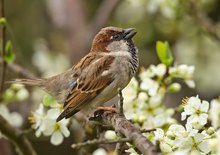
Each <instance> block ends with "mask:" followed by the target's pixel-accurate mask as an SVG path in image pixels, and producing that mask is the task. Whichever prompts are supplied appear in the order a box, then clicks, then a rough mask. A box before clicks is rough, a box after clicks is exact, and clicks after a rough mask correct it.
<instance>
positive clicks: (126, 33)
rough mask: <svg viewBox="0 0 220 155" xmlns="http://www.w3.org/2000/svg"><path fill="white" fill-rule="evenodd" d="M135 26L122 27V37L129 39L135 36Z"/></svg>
mask: <svg viewBox="0 0 220 155" xmlns="http://www.w3.org/2000/svg"><path fill="white" fill-rule="evenodd" d="M134 30H135V28H127V29H124V38H125V39H131V38H132V37H134V36H135V34H136V33H137V32H136V31H134Z"/></svg>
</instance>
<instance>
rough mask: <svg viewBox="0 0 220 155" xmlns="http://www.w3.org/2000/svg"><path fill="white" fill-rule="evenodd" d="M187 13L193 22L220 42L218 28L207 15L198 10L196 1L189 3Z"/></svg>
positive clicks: (192, 0) (191, 0)
mask: <svg viewBox="0 0 220 155" xmlns="http://www.w3.org/2000/svg"><path fill="white" fill-rule="evenodd" d="M189 5H190V7H189V11H188V13H189V14H190V15H191V16H192V17H193V18H194V19H195V21H196V22H197V23H198V25H200V26H201V27H202V28H203V29H205V30H206V31H207V32H208V33H209V34H210V35H211V36H212V37H214V38H215V39H216V40H219V41H220V34H219V33H220V32H219V27H218V26H217V25H215V24H214V23H213V22H212V21H211V20H210V19H209V17H207V15H206V14H205V13H204V12H203V11H202V10H201V9H199V8H198V6H197V1H196V0H190V1H189Z"/></svg>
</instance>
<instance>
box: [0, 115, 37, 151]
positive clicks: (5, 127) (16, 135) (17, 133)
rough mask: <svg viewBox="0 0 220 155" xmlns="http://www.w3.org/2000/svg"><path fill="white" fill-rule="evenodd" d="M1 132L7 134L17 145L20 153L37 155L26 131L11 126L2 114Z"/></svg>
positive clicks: (0, 117)
mask: <svg viewBox="0 0 220 155" xmlns="http://www.w3.org/2000/svg"><path fill="white" fill-rule="evenodd" d="M0 132H2V134H3V135H5V136H6V137H7V138H8V139H9V140H10V141H11V142H12V143H13V144H14V145H15V146H16V147H17V150H18V153H19V154H20V155H37V153H36V152H35V150H34V148H33V147H32V145H31V143H30V142H29V140H28V139H27V137H26V136H25V135H24V133H23V132H22V131H21V130H19V129H16V128H14V127H13V126H11V125H10V124H9V123H8V122H7V121H6V120H5V119H4V118H3V117H2V116H1V115H0Z"/></svg>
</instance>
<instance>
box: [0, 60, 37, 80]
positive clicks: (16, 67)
mask: <svg viewBox="0 0 220 155" xmlns="http://www.w3.org/2000/svg"><path fill="white" fill-rule="evenodd" d="M2 63H3V61H2V60H0V64H2ZM8 69H9V70H11V71H12V72H14V73H17V74H20V75H22V76H23V77H25V78H29V79H36V78H37V77H36V76H35V75H34V74H33V73H32V72H30V71H29V70H27V69H26V68H24V67H22V66H20V65H18V64H16V63H14V62H12V63H10V64H8Z"/></svg>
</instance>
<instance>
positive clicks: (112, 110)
mask: <svg viewBox="0 0 220 155" xmlns="http://www.w3.org/2000/svg"><path fill="white" fill-rule="evenodd" d="M106 111H107V112H109V113H117V112H118V110H117V109H116V108H115V106H114V105H113V106H111V107H97V108H96V111H95V112H94V116H97V115H102V114H103V113H104V112H106Z"/></svg>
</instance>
